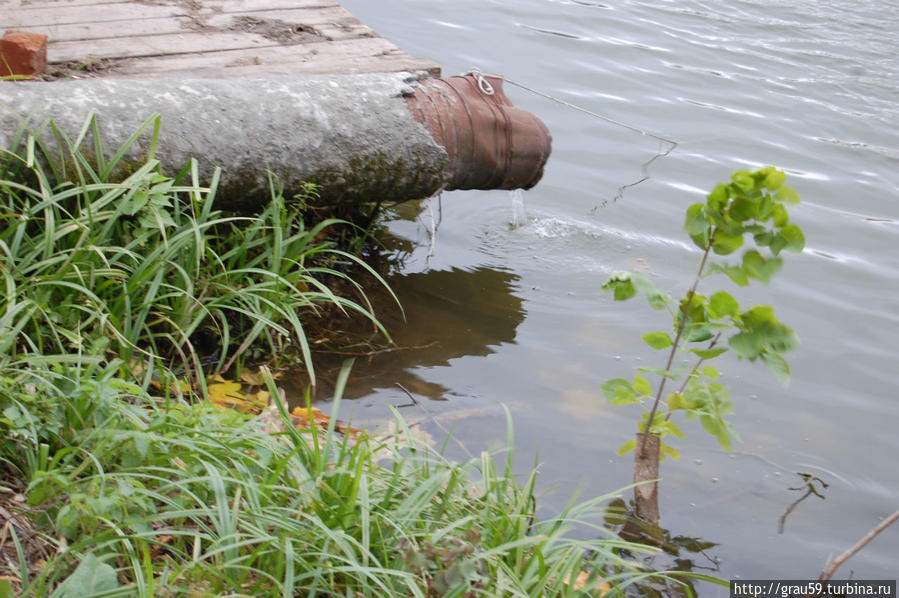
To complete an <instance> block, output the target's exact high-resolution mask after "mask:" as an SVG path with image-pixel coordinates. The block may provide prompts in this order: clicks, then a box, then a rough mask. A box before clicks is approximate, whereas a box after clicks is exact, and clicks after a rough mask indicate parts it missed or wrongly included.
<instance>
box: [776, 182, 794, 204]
mask: <svg viewBox="0 0 899 598" xmlns="http://www.w3.org/2000/svg"><path fill="white" fill-rule="evenodd" d="M774 197H776V198H777V199H778V200H780V201H782V202H784V203H785V204H788V205H791V206H795V205H797V204H798V203H799V201H800V200H799V194H798V193H796V191H795V190H794V189H793V188H792V187H781V188H780V189H778V190H777V193H776V194H775V196H774Z"/></svg>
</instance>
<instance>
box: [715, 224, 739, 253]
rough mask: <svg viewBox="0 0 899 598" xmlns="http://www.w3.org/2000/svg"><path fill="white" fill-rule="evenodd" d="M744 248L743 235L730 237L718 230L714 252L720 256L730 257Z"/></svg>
mask: <svg viewBox="0 0 899 598" xmlns="http://www.w3.org/2000/svg"><path fill="white" fill-rule="evenodd" d="M742 246H743V235H742V234H739V235H728V234H725V233H723V232H721V229H718V230H717V231H716V232H715V236H714V238H713V239H712V251H714V252H715V253H717V254H718V255H728V254H731V253H733V252H734V251H736V250H737V249H739V248H740V247H742Z"/></svg>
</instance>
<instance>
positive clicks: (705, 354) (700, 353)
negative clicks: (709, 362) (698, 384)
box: [690, 347, 727, 359]
mask: <svg viewBox="0 0 899 598" xmlns="http://www.w3.org/2000/svg"><path fill="white" fill-rule="evenodd" d="M726 352H727V347H715V348H714V349H690V353H693V354H694V355H696V356H697V357H699V358H701V359H714V358H715V357H718V356H719V355H721V354H722V353H726Z"/></svg>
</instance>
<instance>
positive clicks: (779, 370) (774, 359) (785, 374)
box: [762, 353, 790, 386]
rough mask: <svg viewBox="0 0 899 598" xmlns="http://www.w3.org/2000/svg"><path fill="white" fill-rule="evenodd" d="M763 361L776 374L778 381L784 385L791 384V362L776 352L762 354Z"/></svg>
mask: <svg viewBox="0 0 899 598" xmlns="http://www.w3.org/2000/svg"><path fill="white" fill-rule="evenodd" d="M762 363H764V364H765V367H767V368H768V371H769V372H771V373H772V374H774V377H775V378H777V381H778V382H780V383H781V384H783V385H784V386H789V385H790V364H788V363H787V360H786V359H784V358H783V357H781V356H780V355H778V354H776V353H773V354H772V353H765V354H763V355H762Z"/></svg>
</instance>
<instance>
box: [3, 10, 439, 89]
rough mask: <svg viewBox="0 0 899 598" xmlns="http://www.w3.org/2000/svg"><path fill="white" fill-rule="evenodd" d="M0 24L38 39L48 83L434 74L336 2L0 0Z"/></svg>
mask: <svg viewBox="0 0 899 598" xmlns="http://www.w3.org/2000/svg"><path fill="white" fill-rule="evenodd" d="M11 7H14V8H15V10H10V8H11ZM0 21H2V24H3V25H5V26H6V27H8V28H15V29H20V30H27V31H33V32H36V33H43V34H45V35H47V36H48V37H49V43H48V58H49V60H50V62H51V64H57V65H67V66H65V68H62V69H60V70H58V72H57V74H56V75H55V76H65V75H66V73H69V71H68V70H67V69H68V68H69V67H70V66H73V65H74V66H75V68H76V69H78V68H81V67H80V66H78V65H88V66H89V67H91V68H97V69H98V72H95V73H94V75H93V76H154V77H155V76H160V75H164V74H166V72H170V73H178V74H179V76H198V77H235V76H250V75H256V76H260V75H265V74H268V73H272V74H299V73H356V72H359V73H362V72H365V73H368V72H392V71H419V70H423V71H428V72H430V73H432V74H439V71H440V67H439V66H438V65H437V64H436V63H434V62H433V61H430V60H426V59H420V58H414V57H412V56H409V55H408V54H406V53H405V52H403V51H402V50H400V49H399V48H398V47H397V46H396V45H395V44H393V43H392V42H390V41H389V40H386V39H383V38H380V37H378V36H377V34H376V33H375V32H374V31H372V30H371V28H369V27H368V26H366V25H365V24H364V23H362V22H360V21H359V20H358V19H356V18H355V17H353V16H352V15H351V14H350V13H349V12H348V11H347V10H346V9H344V8H343V7H342V6H340V5H339V4H338V2H337V1H336V0H135V1H133V2H123V1H122V0H36V1H29V0H0ZM98 61H99V62H98ZM98 65H99V66H98ZM70 74H76V75H77V76H84V75H85V73H84V71H80V72H79V73H70Z"/></svg>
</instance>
